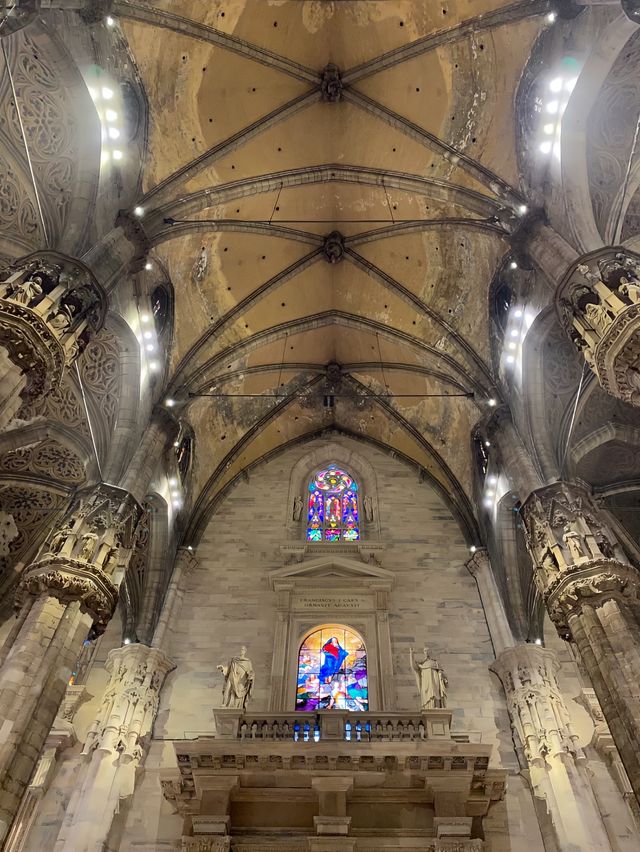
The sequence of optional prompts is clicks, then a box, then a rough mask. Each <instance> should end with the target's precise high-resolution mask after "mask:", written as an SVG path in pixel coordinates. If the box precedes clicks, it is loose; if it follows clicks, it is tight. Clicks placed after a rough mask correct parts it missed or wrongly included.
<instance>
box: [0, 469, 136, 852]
mask: <svg viewBox="0 0 640 852" xmlns="http://www.w3.org/2000/svg"><path fill="white" fill-rule="evenodd" d="M140 516H141V509H140V506H139V505H138V503H137V502H136V501H135V500H134V499H133V497H131V495H130V494H128V493H127V492H124V491H122V490H121V489H119V488H114V487H113V486H108V485H104V484H101V485H99V486H97V487H95V488H93V489H89V490H87V491H85V492H81V493H80V494H79V495H78V496H77V497H76V500H75V502H74V504H73V506H72V508H71V511H70V513H69V515H68V516H67V519H66V521H65V522H64V524H63V526H62V527H61V528H60V529H59V530H58V531H57V532H54V533H52V534H51V535H50V536H49V537H48V539H47V541H46V542H45V544H44V545H43V546H42V548H41V550H40V553H39V555H38V557H37V558H36V560H35V561H34V562H33V563H32V564H31V565H30V566H28V568H26V569H25V570H24V572H23V574H22V577H21V580H20V584H19V586H18V591H17V595H16V603H17V607H18V610H19V616H20V617H21V618H22V619H23V620H22V622H21V624H20V627H19V629H18V630H17V631H16V632H15V634H12V636H11V647H10V648H9V649H8V651H7V654H6V657H5V659H4V661H3V664H2V668H1V669H0V717H1V718H2V719H3V725H2V728H1V729H0V841H1V840H2V839H3V838H4V836H5V834H6V832H7V830H8V828H9V825H10V823H11V820H12V818H13V815H14V814H15V812H16V810H17V807H18V805H19V803H20V799H21V797H22V794H23V792H24V790H25V788H26V785H27V783H28V782H29V778H30V776H31V773H32V771H33V768H34V766H35V763H36V761H37V759H38V757H39V754H40V749H41V748H42V746H43V744H44V742H45V739H46V737H47V735H48V733H49V731H50V729H51V725H52V723H53V720H54V718H55V716H56V714H57V712H58V708H59V706H60V703H61V701H62V699H63V697H64V693H65V689H66V686H67V681H68V678H69V674H70V672H71V668H72V665H73V663H74V661H75V660H76V658H77V657H78V654H79V653H80V649H81V647H82V643H83V641H84V639H85V638H86V636H87V633H88V632H89V630H90V629H92V630H93V631H95V632H97V633H99V632H101V631H102V630H104V628H105V626H106V624H107V623H108V621H109V619H110V618H111V615H112V614H113V611H114V609H115V606H116V603H117V600H118V587H117V583H118V582H119V579H120V578H121V575H122V572H123V567H124V566H123V565H122V563H121V560H122V559H123V557H126V553H127V549H128V548H130V547H131V544H132V539H133V533H134V531H135V528H136V526H137V523H138V521H139V518H140Z"/></svg>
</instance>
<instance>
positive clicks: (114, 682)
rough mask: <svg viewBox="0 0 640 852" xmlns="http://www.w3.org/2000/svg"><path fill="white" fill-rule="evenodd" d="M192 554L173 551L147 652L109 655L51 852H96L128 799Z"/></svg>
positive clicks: (143, 648) (129, 648) (135, 647)
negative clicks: (78, 769)
mask: <svg viewBox="0 0 640 852" xmlns="http://www.w3.org/2000/svg"><path fill="white" fill-rule="evenodd" d="M195 564H196V562H195V558H194V556H193V554H192V553H191V552H190V551H189V550H187V549H186V548H182V549H180V550H179V551H178V555H177V557H176V563H175V567H174V571H173V576H172V579H171V583H170V585H169V589H168V590H167V594H166V596H165V601H164V606H163V609H162V613H161V615H160V618H159V620H158V625H157V627H156V632H155V634H154V638H153V644H152V645H151V646H148V645H142V644H140V643H135V644H130V645H123V646H122V647H121V648H116V649H115V650H113V651H111V652H110V653H109V656H108V658H107V664H106V668H107V672H108V673H109V681H108V683H107V687H106V689H105V692H104V694H103V696H102V702H101V704H100V707H99V709H98V712H97V714H96V716H95V718H94V720H93V724H92V725H91V727H90V729H89V732H88V734H87V737H86V740H85V743H84V748H83V750H82V755H83V756H84V758H85V760H86V767H85V768H84V770H83V771H82V772H81V773H80V775H79V778H78V783H77V785H76V787H75V790H74V791H73V793H72V795H71V799H70V801H69V806H68V808H67V814H66V818H65V820H64V824H63V826H62V828H61V830H60V834H59V835H58V840H57V842H56V846H55V849H56V852H99V850H102V849H104V848H105V844H106V842H107V838H108V836H109V832H110V830H111V827H112V823H113V819H114V817H115V815H116V814H117V813H118V812H119V810H120V809H121V807H122V803H123V802H124V801H126V800H128V799H130V797H131V796H132V795H133V792H134V787H135V781H136V771H137V769H138V767H139V766H140V765H141V764H142V763H143V762H144V757H145V754H146V750H147V747H148V745H149V742H150V739H151V734H152V729H153V722H154V720H155V716H156V712H157V709H158V700H159V696H160V690H161V688H162V684H163V682H164V679H165V677H166V675H167V672H169V671H171V669H172V668H173V663H172V662H171V660H170V659H169V657H168V656H167V653H166V652H167V644H168V640H169V635H170V634H169V630H170V628H171V625H172V622H173V621H174V619H175V618H177V616H178V613H179V610H180V607H181V604H182V598H183V595H184V589H185V584H186V581H187V578H188V577H189V574H190V573H191V571H192V570H193V568H194V566H195Z"/></svg>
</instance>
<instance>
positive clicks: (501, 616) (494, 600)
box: [466, 548, 514, 657]
mask: <svg viewBox="0 0 640 852" xmlns="http://www.w3.org/2000/svg"><path fill="white" fill-rule="evenodd" d="M466 566H467V571H468V572H469V573H470V574H471V576H472V577H473V578H474V579H475V581H476V583H477V585H478V592H479V594H480V601H481V602H482V608H483V610H484V615H485V618H486V619H487V627H488V628H489V636H490V637H491V643H492V645H493V651H494V653H495V655H496V656H497V657H498V656H500V654H501V653H502V652H503V651H505V650H506V649H507V648H511V647H512V646H513V644H514V643H513V634H512V633H511V628H510V627H509V621H508V619H507V614H506V612H505V611H504V605H503V603H502V598H501V597H500V592H499V591H498V586H497V584H496V581H495V577H494V576H493V571H492V570H491V563H490V562H489V555H488V553H487V551H486V550H485V549H484V548H482V549H479V550H476V552H475V553H474V554H473V556H472V557H471V559H469V560H468V561H467V562H466Z"/></svg>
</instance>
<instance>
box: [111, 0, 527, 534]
mask: <svg viewBox="0 0 640 852" xmlns="http://www.w3.org/2000/svg"><path fill="white" fill-rule="evenodd" d="M157 5H158V7H159V8H160V9H161V11H160V12H158V13H157V14H156V15H155V16H154V18H153V24H154V25H153V26H152V25H151V24H152V22H151V19H150V14H149V11H148V9H145V7H144V6H143V4H138V3H133V2H126V1H125V0H122V2H117V3H116V10H115V11H116V12H117V13H119V14H120V15H121V21H122V26H123V30H124V33H125V35H126V38H127V40H128V43H129V46H130V49H131V51H132V54H133V57H134V59H135V62H136V65H137V68H138V69H139V72H140V75H141V79H142V81H143V84H144V87H145V91H146V94H147V97H148V101H149V111H150V139H149V152H148V158H147V161H146V168H145V176H144V186H143V191H144V197H143V199H142V201H141V204H142V205H143V206H144V210H145V214H144V218H143V227H144V229H145V234H146V235H147V236H148V237H149V239H150V241H151V243H152V245H154V249H153V255H154V257H156V258H157V259H158V260H159V261H160V262H161V264H162V265H163V266H164V268H165V269H166V270H167V273H168V275H169V277H170V278H171V280H172V282H173V285H174V288H175V294H176V296H175V299H176V316H175V339H174V347H173V351H172V356H171V358H172V361H171V378H170V382H169V389H170V390H169V392H170V396H171V397H173V398H175V399H176V400H178V401H181V402H186V401H188V400H191V402H190V403H189V408H188V412H189V413H188V416H189V418H190V420H191V422H192V423H193V426H194V429H195V432H196V438H197V446H198V458H199V470H198V472H197V474H196V476H197V480H198V481H197V482H196V483H194V486H195V488H194V492H195V494H196V495H197V494H200V495H201V498H200V503H202V501H203V500H204V501H205V502H206V503H207V504H208V505H210V504H211V501H212V500H215V496H216V494H218V493H220V492H221V490H222V489H224V488H225V487H226V486H227V484H228V483H229V482H230V481H233V480H234V478H235V477H237V476H238V475H239V474H240V472H241V471H242V470H244V469H246V468H248V467H250V466H251V465H252V464H253V463H254V462H255V460H257V459H259V458H262V457H264V456H265V455H268V454H270V453H272V452H273V451H274V450H275V449H277V447H278V446H282V445H285V444H287V443H289V442H291V441H293V440H300V439H303V438H304V436H306V435H310V434H315V433H316V432H317V431H318V430H321V429H326V428H337V429H341V430H343V431H345V432H347V433H349V434H355V435H361V436H363V437H368V438H370V439H372V440H374V441H376V442H378V443H379V444H381V445H383V446H386V447H388V448H390V449H393V450H395V451H396V452H398V453H400V454H403V455H404V456H405V457H406V458H408V459H410V460H412V462H413V463H414V464H415V465H416V466H418V467H419V468H420V469H421V470H422V471H423V472H424V473H426V474H427V475H428V476H430V477H432V478H433V479H434V481H435V482H437V483H439V484H440V485H441V487H443V488H444V489H445V491H446V492H447V493H448V494H449V495H450V496H452V497H453V496H454V495H456V497H457V498H460V499H462V500H463V502H464V501H465V500H467V499H468V495H470V494H471V485H472V483H471V471H470V467H469V465H468V463H467V459H466V456H467V453H468V442H469V434H470V429H471V427H472V425H473V423H474V422H475V421H476V420H477V419H478V417H479V416H481V414H482V412H483V411H484V410H485V408H486V400H487V399H488V398H490V397H491V396H493V395H495V388H494V385H493V380H492V375H491V368H490V360H491V353H490V343H489V341H490V329H489V317H488V305H487V303H488V282H490V281H491V279H492V277H493V274H494V271H495V269H496V267H497V265H498V264H499V263H500V261H501V258H502V257H503V255H504V254H505V252H506V251H508V243H507V237H508V234H509V232H510V230H512V229H513V227H515V225H516V224H517V215H516V213H515V210H516V208H517V206H518V205H519V204H520V203H522V201H523V199H522V198H521V196H520V194H519V190H518V189H517V169H516V156H515V140H514V132H513V127H514V117H513V109H514V102H513V92H514V91H515V89H516V87H517V82H518V79H519V77H520V75H521V74H522V70H523V62H524V61H525V60H526V57H527V55H528V53H529V51H530V49H531V46H532V44H533V43H534V41H535V39H536V38H537V36H538V34H539V32H540V30H541V28H542V23H541V19H540V16H539V14H537V11H539V10H537V4H536V3H532V4H515V5H514V4H507V3H496V2H495V0H491V2H488V0H487V2H482V3H478V2H473V3H472V2H458V3H456V4H452V5H453V7H454V8H448V9H447V10H445V11H444V12H443V9H442V8H440V7H438V6H437V4H436V5H433V4H416V3H413V2H405V3H403V2H399V3H394V4H389V3H384V2H370V3H365V4H363V3H318V2H313V0H309V2H301V3H285V4H283V3H271V2H227V3H224V4H222V3H215V4H207V5H206V7H205V6H203V4H201V3H196V2H191V3H189V2H187V3H181V4H180V5H179V7H178V6H177V5H176V4H175V3H162V4H157ZM534 7H536V8H534ZM472 29H473V31H472ZM425 33H430V34H431V35H429V36H427V37H425V36H424V34H425ZM225 34H229V36H230V37H229V39H228V40H227V41H225V37H226V36H225ZM294 34H295V37H294ZM239 40H243V42H245V45H244V46H241V45H240V42H239ZM329 65H333V66H335V67H336V68H337V69H338V72H339V75H340V78H341V79H340V80H339V82H338V83H337V90H334V95H335V97H336V98H339V100H340V103H337V102H330V100H329V101H328V100H327V94H326V92H325V93H324V94H323V91H322V72H323V69H325V68H326V67H327V66H329ZM325 77H326V72H325ZM461 80H462V81H464V84H463V85H460V81H461ZM336 91H337V94H335V92H336ZM330 97H331V96H330ZM176 115H179V116H180V121H179V122H176V120H175V117H176ZM451 146H453V147H455V148H456V149H457V150H458V151H459V152H461V154H462V156H460V157H452V156H451ZM505 211H506V214H505ZM167 220H169V222H167ZM334 231H338V232H339V233H340V235H341V236H342V238H343V239H342V240H340V245H339V247H338V249H337V252H338V255H339V256H338V257H337V258H336V257H333V258H332V260H334V261H335V262H328V258H327V251H326V242H325V239H326V238H327V237H328V235H329V234H331V233H332V232H334ZM331 363H336V364H339V365H340V368H341V374H342V382H341V385H340V387H339V388H338V389H336V394H337V395H336V399H335V405H334V407H333V408H332V409H331V411H326V410H323V406H322V395H323V388H324V387H325V371H326V368H327V366H328V365H329V364H331ZM221 393H223V394H229V393H231V394H238V395H239V394H256V395H258V394H267V395H270V398H268V399H255V398H249V399H247V398H244V397H240V396H237V397H224V398H220V397H217V396H214V397H206V396H200V395H201V394H221ZM276 393H277V394H278V395H279V396H278V397H277V398H276V397H275V394H276ZM342 393H344V394H346V395H347V397H350V396H352V395H353V394H356V396H360V397H361V396H362V394H363V393H364V394H368V395H371V394H374V395H375V399H368V400H363V399H361V398H360V399H350V398H344V397H341V396H340V394H342ZM193 394H197V395H198V398H197V399H193V397H192V396H190V395H193ZM387 394H393V395H395V398H394V399H393V400H392V401H390V400H387V399H385V395H387ZM461 448H463V451H462V452H461ZM205 458H206V459H207V460H209V463H208V464H206V465H204V464H202V461H203V459H205ZM197 505H199V504H197ZM197 511H198V510H197V509H196V514H195V516H194V520H193V521H192V523H193V524H195V525H196V526H197V525H198V523H199V522H200V521H199V519H198V514H197Z"/></svg>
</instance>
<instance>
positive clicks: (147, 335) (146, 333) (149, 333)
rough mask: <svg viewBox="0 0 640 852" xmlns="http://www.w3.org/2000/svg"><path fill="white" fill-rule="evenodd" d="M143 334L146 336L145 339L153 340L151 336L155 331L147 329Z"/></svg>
mask: <svg viewBox="0 0 640 852" xmlns="http://www.w3.org/2000/svg"><path fill="white" fill-rule="evenodd" d="M142 336H143V337H144V339H145V340H151V338H152V337H153V333H152V332H151V331H145V333H144V334H143V335H142Z"/></svg>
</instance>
